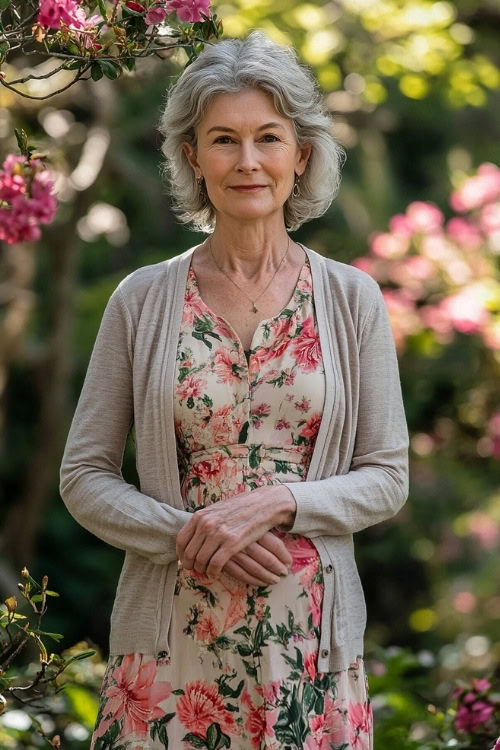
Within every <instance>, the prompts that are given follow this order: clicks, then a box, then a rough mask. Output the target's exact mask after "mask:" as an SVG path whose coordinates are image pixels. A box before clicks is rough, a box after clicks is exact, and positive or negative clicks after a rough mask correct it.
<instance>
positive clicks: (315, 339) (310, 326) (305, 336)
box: [292, 315, 322, 372]
mask: <svg viewBox="0 0 500 750" xmlns="http://www.w3.org/2000/svg"><path fill="white" fill-rule="evenodd" d="M292 354H293V356H294V357H295V361H296V363H297V366H298V367H300V369H301V370H302V371H303V372H314V371H315V370H316V369H317V367H318V365H319V364H320V362H322V356H321V345H320V341H319V336H318V334H317V333H316V330H315V328H314V319H313V316H312V315H309V317H308V318H306V319H305V320H304V322H303V324H302V332H301V334H300V336H299V337H298V338H297V339H296V340H295V341H292Z"/></svg>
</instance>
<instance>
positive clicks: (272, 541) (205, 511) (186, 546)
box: [176, 485, 296, 586]
mask: <svg viewBox="0 0 500 750" xmlns="http://www.w3.org/2000/svg"><path fill="white" fill-rule="evenodd" d="M295 507H296V505H295V499H294V498H293V495H292V493H291V492H290V490H289V489H288V488H287V487H284V486H282V485H270V486H266V487H259V488H257V489H255V490H252V491H251V492H244V493H241V494H240V495H233V496H232V497H230V498H227V499H226V500H220V501H218V502H216V503H213V504H212V505H209V506H207V507H206V508H202V509H201V510H198V511H196V513H193V515H192V518H191V519H190V520H189V521H188V522H187V523H186V524H185V526H184V527H183V528H182V529H181V531H180V532H179V533H178V534H177V541H176V553H177V557H178V560H179V563H180V564H181V565H182V567H183V568H186V569H187V570H191V569H192V568H194V569H195V570H197V571H198V572H199V573H205V574H206V575H207V576H210V577H212V578H218V577H219V576H220V574H221V572H224V573H228V574H229V575H231V576H233V577H234V578H237V579H238V580H240V581H243V582H244V583H248V584H251V585H256V586H267V585H269V584H270V583H277V582H278V581H279V580H280V576H282V575H286V574H287V573H288V570H289V567H290V565H291V563H292V558H291V555H290V553H289V552H288V551H287V549H286V547H285V545H284V544H283V542H282V541H281V539H280V538H279V537H278V536H276V535H275V534H273V533H272V532H271V531H270V529H272V528H273V527H274V526H278V525H281V524H283V523H287V524H289V525H291V523H292V522H293V514H294V511H295Z"/></svg>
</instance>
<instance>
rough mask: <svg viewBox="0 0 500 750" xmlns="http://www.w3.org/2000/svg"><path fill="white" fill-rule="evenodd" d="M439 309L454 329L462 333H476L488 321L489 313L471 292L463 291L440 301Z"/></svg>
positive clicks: (468, 290)
mask: <svg viewBox="0 0 500 750" xmlns="http://www.w3.org/2000/svg"><path fill="white" fill-rule="evenodd" d="M440 307H441V309H442V310H444V311H445V312H446V313H447V314H448V316H449V319H450V320H451V322H452V323H453V326H454V328H455V329H456V330H457V331H461V332H462V333H476V332H477V331H478V330H480V329H481V328H482V327H483V326H484V325H485V324H486V323H487V322H488V320H489V317H490V313H489V311H488V310H487V309H486V308H485V307H484V304H483V302H482V300H481V299H479V298H478V295H476V294H474V291H473V290H470V289H467V288H465V289H463V290H462V291H460V292H459V293H458V294H453V295H451V296H450V297H446V298H445V299H444V300H442V302H441V305H440Z"/></svg>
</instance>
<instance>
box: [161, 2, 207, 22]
mask: <svg viewBox="0 0 500 750" xmlns="http://www.w3.org/2000/svg"><path fill="white" fill-rule="evenodd" d="M209 6H210V0H169V1H168V2H167V5H166V8H167V10H168V11H169V12H170V11H171V10H175V12H176V13H177V16H178V18H179V21H182V22H183V23H196V22H197V21H203V18H202V16H201V14H202V13H204V14H205V15H206V16H210V11H209Z"/></svg>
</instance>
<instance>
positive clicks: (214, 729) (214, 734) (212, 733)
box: [207, 722, 221, 750]
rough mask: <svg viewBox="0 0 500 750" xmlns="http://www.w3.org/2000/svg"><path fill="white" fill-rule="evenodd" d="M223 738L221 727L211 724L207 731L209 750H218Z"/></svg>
mask: <svg viewBox="0 0 500 750" xmlns="http://www.w3.org/2000/svg"><path fill="white" fill-rule="evenodd" d="M220 736H221V730H220V726H219V725H218V724H217V723H215V722H214V723H213V724H210V726H209V727H208V729H207V745H208V749H209V750H216V748H217V745H218V744H219V739H220Z"/></svg>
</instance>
